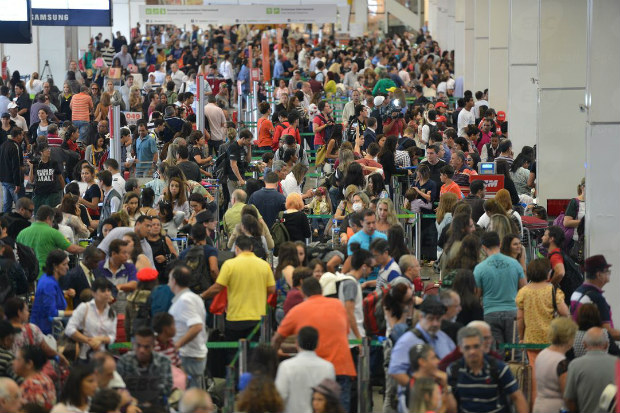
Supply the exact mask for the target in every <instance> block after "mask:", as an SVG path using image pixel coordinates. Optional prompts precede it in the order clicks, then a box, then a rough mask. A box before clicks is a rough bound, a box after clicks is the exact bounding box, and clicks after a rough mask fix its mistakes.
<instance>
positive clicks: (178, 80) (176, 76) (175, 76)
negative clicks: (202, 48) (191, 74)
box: [170, 63, 185, 92]
mask: <svg viewBox="0 0 620 413" xmlns="http://www.w3.org/2000/svg"><path fill="white" fill-rule="evenodd" d="M184 76H185V74H184V73H183V72H182V71H180V70H179V65H178V64H177V63H173V64H171V65H170V79H171V80H172V81H173V82H174V85H175V88H174V90H176V91H177V92H178V91H179V89H181V85H182V84H183V77H184Z"/></svg>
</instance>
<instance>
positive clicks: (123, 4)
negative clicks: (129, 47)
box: [112, 0, 131, 42]
mask: <svg viewBox="0 0 620 413" xmlns="http://www.w3.org/2000/svg"><path fill="white" fill-rule="evenodd" d="M112 31H113V32H114V33H116V32H117V31H120V32H121V34H122V35H123V36H125V37H126V38H127V41H128V42H130V41H131V39H130V36H131V26H130V22H129V0H114V4H113V6H112Z"/></svg>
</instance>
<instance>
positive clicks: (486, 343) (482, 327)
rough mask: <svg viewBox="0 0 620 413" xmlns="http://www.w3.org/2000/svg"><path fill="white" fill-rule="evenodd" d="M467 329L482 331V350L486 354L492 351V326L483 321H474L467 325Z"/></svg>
mask: <svg viewBox="0 0 620 413" xmlns="http://www.w3.org/2000/svg"><path fill="white" fill-rule="evenodd" d="M467 327H473V328H475V329H476V330H478V331H480V334H482V348H483V349H484V352H485V353H489V352H490V351H491V345H492V344H493V335H492V334H491V326H490V325H489V324H488V323H487V322H485V321H482V320H474V321H472V322H470V323H469V324H467Z"/></svg>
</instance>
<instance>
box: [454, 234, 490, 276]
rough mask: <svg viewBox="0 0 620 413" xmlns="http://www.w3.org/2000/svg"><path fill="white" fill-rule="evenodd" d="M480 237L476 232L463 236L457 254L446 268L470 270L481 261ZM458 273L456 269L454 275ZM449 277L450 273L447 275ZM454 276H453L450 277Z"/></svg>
mask: <svg viewBox="0 0 620 413" xmlns="http://www.w3.org/2000/svg"><path fill="white" fill-rule="evenodd" d="M481 246H482V245H481V243H480V238H478V236H477V235H476V234H468V235H466V236H465V238H463V241H462V242H461V247H460V248H459V250H458V252H457V254H456V255H455V256H454V257H452V259H451V260H450V261H449V262H448V263H447V264H446V270H462V269H464V270H470V271H473V270H474V267H475V266H476V265H478V263H479V262H480V248H481ZM455 275H456V271H454V274H452V276H455ZM446 277H448V275H447V276H446ZM450 278H452V277H450Z"/></svg>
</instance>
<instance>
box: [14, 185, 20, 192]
mask: <svg viewBox="0 0 620 413" xmlns="http://www.w3.org/2000/svg"><path fill="white" fill-rule="evenodd" d="M19 189H20V188H19V186H16V187H15V193H16V194H19Z"/></svg>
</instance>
